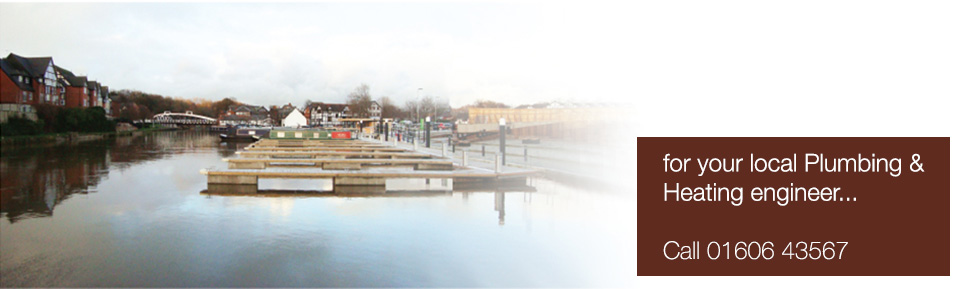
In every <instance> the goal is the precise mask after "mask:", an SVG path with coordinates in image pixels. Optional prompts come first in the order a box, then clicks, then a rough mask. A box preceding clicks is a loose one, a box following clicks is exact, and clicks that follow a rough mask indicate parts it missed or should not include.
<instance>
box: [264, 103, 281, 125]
mask: <svg viewBox="0 0 960 289" xmlns="http://www.w3.org/2000/svg"><path fill="white" fill-rule="evenodd" d="M267 114H268V115H269V116H270V120H271V121H273V123H274V124H275V125H280V124H281V123H282V120H283V117H285V115H284V116H281V115H280V108H279V107H277V106H276V105H271V106H270V111H268V112H267Z"/></svg>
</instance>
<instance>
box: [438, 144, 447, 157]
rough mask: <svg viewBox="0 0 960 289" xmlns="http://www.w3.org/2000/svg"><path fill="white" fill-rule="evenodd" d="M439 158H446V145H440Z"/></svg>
mask: <svg viewBox="0 0 960 289" xmlns="http://www.w3.org/2000/svg"><path fill="white" fill-rule="evenodd" d="M440 157H444V158H445V157H447V144H445V143H440Z"/></svg>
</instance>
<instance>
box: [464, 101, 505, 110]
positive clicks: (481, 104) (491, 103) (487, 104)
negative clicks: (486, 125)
mask: <svg viewBox="0 0 960 289" xmlns="http://www.w3.org/2000/svg"><path fill="white" fill-rule="evenodd" d="M467 107H476V108H510V106H509V105H506V104H503V103H501V102H496V101H492V100H483V99H480V100H477V101H475V102H473V104H471V105H467Z"/></svg>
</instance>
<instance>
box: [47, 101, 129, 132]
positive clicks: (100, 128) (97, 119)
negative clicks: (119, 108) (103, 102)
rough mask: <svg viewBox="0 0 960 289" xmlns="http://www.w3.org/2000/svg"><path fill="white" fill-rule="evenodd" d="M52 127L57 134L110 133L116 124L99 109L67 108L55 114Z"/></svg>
mask: <svg viewBox="0 0 960 289" xmlns="http://www.w3.org/2000/svg"><path fill="white" fill-rule="evenodd" d="M53 127H54V129H55V130H56V131H57V132H112V131H114V130H115V129H116V124H115V123H114V122H113V121H110V120H107V113H106V111H104V110H103V108H101V107H90V108H86V109H81V108H67V109H62V110H60V111H59V112H57V116H56V120H55V123H54V125H53Z"/></svg>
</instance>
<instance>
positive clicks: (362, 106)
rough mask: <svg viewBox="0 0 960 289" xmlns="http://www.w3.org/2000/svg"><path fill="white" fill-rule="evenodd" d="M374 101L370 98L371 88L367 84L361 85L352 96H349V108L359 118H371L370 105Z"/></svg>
mask: <svg viewBox="0 0 960 289" xmlns="http://www.w3.org/2000/svg"><path fill="white" fill-rule="evenodd" d="M372 104H373V99H371V98H370V86H369V85H367V84H366V83H363V84H360V86H358V87H357V88H356V89H355V90H353V92H351V93H350V95H347V106H349V107H350V112H352V113H353V114H354V115H356V116H357V117H368V116H370V105H372Z"/></svg>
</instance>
